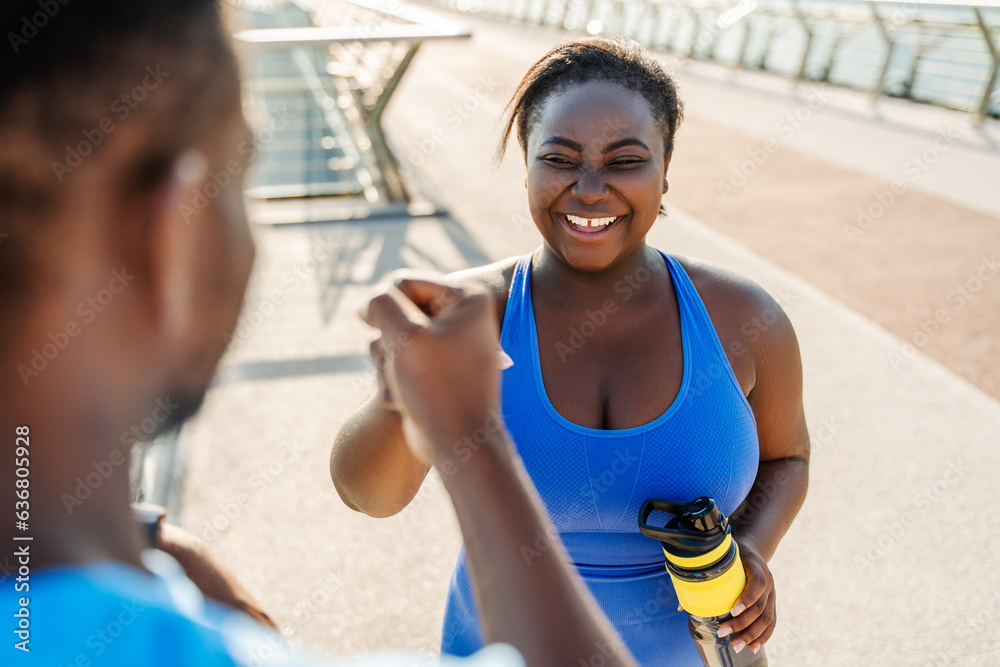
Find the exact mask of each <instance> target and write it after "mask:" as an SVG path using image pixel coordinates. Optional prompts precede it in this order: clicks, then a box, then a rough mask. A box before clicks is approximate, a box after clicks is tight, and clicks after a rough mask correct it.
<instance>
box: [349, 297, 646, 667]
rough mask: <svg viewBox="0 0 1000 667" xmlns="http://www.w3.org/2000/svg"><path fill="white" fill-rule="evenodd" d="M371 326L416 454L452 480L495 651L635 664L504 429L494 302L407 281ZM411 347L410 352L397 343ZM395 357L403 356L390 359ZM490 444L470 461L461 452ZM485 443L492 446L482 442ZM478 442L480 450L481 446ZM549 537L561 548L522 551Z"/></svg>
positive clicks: (545, 661) (384, 300) (382, 302)
mask: <svg viewBox="0 0 1000 667" xmlns="http://www.w3.org/2000/svg"><path fill="white" fill-rule="evenodd" d="M364 318H365V320H366V321H367V322H368V323H369V324H371V325H372V326H374V327H376V328H377V329H379V330H380V331H381V336H382V337H381V339H380V340H379V341H377V342H376V343H375V344H373V345H372V354H373V356H374V357H375V362H376V366H377V367H378V369H379V373H380V374H381V377H382V378H383V380H384V384H385V387H386V392H385V397H384V398H385V400H386V401H387V402H390V403H391V404H392V405H393V407H395V408H396V409H398V410H399V411H400V414H401V415H402V420H403V423H402V428H403V433H404V435H405V437H406V440H407V443H408V445H409V446H410V447H411V449H412V451H413V453H414V454H415V455H416V456H417V457H418V458H420V459H421V460H424V461H426V462H428V463H430V464H431V465H433V466H434V467H435V468H436V469H437V470H438V471H439V472H440V473H441V476H442V479H443V480H444V484H445V488H446V489H447V490H448V492H449V494H450V495H451V498H452V502H453V504H454V505H455V511H456V514H457V515H458V520H459V524H460V526H461V528H462V534H463V536H464V538H465V547H466V553H467V555H468V559H469V569H470V571H471V575H472V582H473V587H474V589H475V591H476V598H477V601H478V604H479V609H480V615H481V618H482V622H483V629H484V632H485V636H486V639H487V641H489V642H498V641H503V642H508V643H510V644H513V645H514V646H515V647H517V648H518V649H519V650H520V651H521V653H522V655H523V656H524V657H525V659H526V660H527V662H528V664H529V665H540V666H541V665H544V666H549V665H575V664H579V662H580V661H581V660H582V661H583V663H584V664H590V662H591V658H593V657H596V656H597V655H598V654H600V655H601V657H602V659H603V660H604V662H603V664H608V665H634V664H635V662H634V660H633V658H632V656H631V654H630V653H629V652H628V649H627V648H626V647H625V646H624V644H623V642H622V640H621V638H620V637H618V634H617V633H616V632H615V630H614V628H613V627H612V626H611V623H610V622H609V621H608V619H607V618H606V617H605V616H604V614H603V612H602V611H601V609H600V607H599V606H598V605H597V602H596V601H595V600H594V598H593V597H592V596H591V594H590V592H589V591H588V590H587V588H586V586H585V585H584V584H583V581H582V580H581V579H580V578H579V576H578V575H577V574H576V572H575V571H573V570H572V569H571V567H570V566H569V565H567V562H568V558H567V555H566V552H565V549H564V547H563V545H562V543H561V542H560V541H559V538H558V534H557V533H556V532H555V528H554V527H553V526H552V523H551V521H550V520H549V519H548V516H547V515H546V513H545V510H544V508H543V505H542V503H541V501H540V499H539V498H538V495H537V493H536V491H535V490H534V487H533V486H532V485H531V481H530V479H529V478H528V476H527V473H526V472H525V470H524V468H523V466H522V465H521V463H520V460H519V459H518V458H517V456H516V455H515V454H514V451H513V448H512V446H511V443H510V440H509V436H508V435H507V433H506V430H505V429H504V428H503V426H502V424H501V423H500V421H499V418H498V415H499V396H498V394H499V377H498V372H497V349H498V348H497V335H496V332H497V328H498V325H497V317H496V310H495V305H494V302H493V300H492V298H491V296H490V295H489V294H487V293H486V292H485V291H477V290H473V289H471V288H470V289H462V288H453V287H447V286H445V285H442V284H439V283H436V282H430V281H425V280H400V281H397V283H396V286H395V287H392V288H389V289H388V290H386V291H385V292H383V293H382V294H380V295H378V296H376V297H375V298H374V299H373V300H372V301H371V302H370V303H369V305H368V307H367V309H366V311H365V312H364ZM399 340H406V341H407V342H406V345H404V346H402V347H401V348H398V349H396V348H391V346H392V343H393V341H399ZM389 349H393V350H394V351H393V353H392V354H388V353H387V351H388V350H389ZM480 429H484V430H485V431H486V432H488V433H489V437H488V438H487V440H486V442H485V443H483V444H482V446H481V447H480V449H478V450H477V451H475V453H474V454H473V455H472V456H471V457H465V460H460V459H459V460H456V459H455V458H454V457H453V451H452V446H453V445H454V443H456V442H460V441H462V440H463V439H464V438H465V437H468V436H471V435H473V434H476V433H477V432H478V431H479V430H480ZM479 440H482V437H480V438H479ZM477 442H478V440H477ZM539 535H542V536H546V537H547V539H548V543H549V544H551V545H552V546H551V548H550V549H548V550H544V551H542V552H541V553H540V554H538V555H537V557H536V555H535V554H534V553H533V554H532V559H531V561H530V562H529V561H528V560H526V559H525V558H524V556H523V555H522V547H524V546H527V545H534V544H535V542H536V541H537V540H538V538H539Z"/></svg>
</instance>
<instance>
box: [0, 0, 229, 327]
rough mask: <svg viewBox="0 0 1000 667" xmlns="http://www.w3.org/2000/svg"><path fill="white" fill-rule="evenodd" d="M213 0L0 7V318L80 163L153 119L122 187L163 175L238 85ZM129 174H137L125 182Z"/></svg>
mask: <svg viewBox="0 0 1000 667" xmlns="http://www.w3.org/2000/svg"><path fill="white" fill-rule="evenodd" d="M220 25H221V22H220V17H219V6H218V2H217V0H6V1H5V2H3V3H2V6H0V38H2V40H3V43H2V45H0V317H3V316H9V315H10V314H11V312H12V311H11V308H12V307H13V308H17V306H18V304H19V303H20V302H21V301H22V300H23V299H24V298H25V297H27V296H28V295H29V293H30V292H31V287H32V282H33V280H32V276H34V275H36V274H37V273H38V272H39V271H40V269H42V268H43V267H42V266H41V261H40V260H41V258H42V256H43V255H44V252H43V251H41V250H42V249H41V248H40V247H39V246H38V243H37V242H38V240H39V237H40V236H41V234H40V231H41V230H43V229H45V228H46V224H47V222H48V221H49V218H50V217H51V215H52V213H53V212H54V211H55V210H56V208H57V207H58V206H59V205H60V204H61V202H62V198H63V196H64V193H65V192H66V191H67V188H66V187H65V186H66V184H67V183H68V182H70V181H71V179H72V178H73V176H74V174H75V173H76V170H77V168H78V167H80V166H81V165H83V164H85V163H86V162H87V161H89V160H94V159H95V158H94V157H93V156H94V155H99V154H100V153H101V152H102V150H104V149H105V148H106V146H107V145H108V144H110V143H113V141H114V132H115V131H116V130H118V129H120V128H122V127H124V126H125V125H126V124H133V125H134V124H139V123H142V122H146V123H155V126H154V127H155V133H151V134H152V136H153V137H154V138H155V141H151V142H150V143H149V145H148V146H145V147H144V148H145V154H142V155H137V156H136V160H135V165H134V168H130V169H128V171H127V174H126V175H125V179H126V181H128V182H125V183H121V186H122V187H132V186H135V187H141V186H142V184H143V183H149V182H154V181H156V179H157V178H158V177H160V176H162V175H163V170H164V169H166V168H167V167H168V166H169V165H170V164H171V163H172V160H173V158H174V157H175V156H176V153H177V151H179V150H182V149H183V147H184V146H185V145H190V144H191V143H192V142H196V141H197V140H198V139H199V138H200V137H201V134H202V133H204V132H206V131H210V130H211V129H212V128H211V127H209V128H206V127H205V126H206V124H207V123H206V120H208V118H209V116H208V114H210V113H212V112H213V111H215V112H218V105H219V104H220V102H221V101H222V100H223V99H224V98H225V97H227V96H228V98H230V99H231V98H232V97H233V96H234V95H235V94H236V93H235V90H234V88H233V86H235V85H236V83H235V81H236V78H235V77H230V78H231V79H232V85H229V84H227V82H226V81H227V80H226V79H224V77H220V76H219V71H220V70H223V71H226V70H229V71H232V72H234V73H235V63H234V62H233V59H232V54H231V51H230V49H229V48H228V44H227V40H226V37H225V35H224V33H223V31H222V30H221V29H220ZM133 180H134V183H132V182H131V181H133Z"/></svg>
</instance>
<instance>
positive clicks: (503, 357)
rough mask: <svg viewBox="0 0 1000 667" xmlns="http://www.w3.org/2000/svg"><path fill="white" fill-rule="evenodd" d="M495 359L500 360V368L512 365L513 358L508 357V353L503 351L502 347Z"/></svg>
mask: <svg viewBox="0 0 1000 667" xmlns="http://www.w3.org/2000/svg"><path fill="white" fill-rule="evenodd" d="M497 359H499V360H500V370H504V369H507V368H510V367H511V366H513V365H514V360H513V359H511V358H510V355H509V354H507V353H506V352H504V351H503V349H501V350H499V351H498V352H497Z"/></svg>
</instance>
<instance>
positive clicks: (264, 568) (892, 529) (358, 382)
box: [174, 21, 1000, 665]
mask: <svg viewBox="0 0 1000 667" xmlns="http://www.w3.org/2000/svg"><path fill="white" fill-rule="evenodd" d="M470 23H471V24H472V26H473V28H474V30H475V33H476V36H475V38H474V39H473V40H472V41H471V42H465V43H455V44H445V43H442V44H428V45H425V46H424V47H422V49H421V52H420V54H419V55H418V56H417V59H416V60H415V61H414V64H413V66H412V68H411V71H410V72H409V73H408V75H407V77H406V79H405V80H404V82H403V84H402V86H401V88H400V90H399V91H398V94H397V97H396V98H395V100H394V102H393V104H392V106H391V107H390V110H389V113H388V124H389V128H388V129H389V132H390V134H391V136H392V137H394V139H395V141H396V142H397V143H398V145H399V149H400V151H401V153H402V154H403V155H404V156H405V157H406V159H407V160H408V162H409V163H410V164H411V165H412V166H413V167H414V168H415V169H419V171H420V173H421V174H423V176H425V177H426V178H427V179H428V180H429V181H430V182H431V184H432V185H433V186H434V188H435V189H436V191H437V193H438V194H439V196H440V197H441V198H442V199H444V200H445V201H446V203H447V204H448V206H449V207H450V209H451V211H452V214H453V216H454V217H453V218H449V219H413V220H400V221H382V222H373V223H337V224H330V225H309V226H293V227H283V228H267V227H261V228H259V232H260V234H259V247H260V253H259V264H258V267H257V271H256V274H255V279H254V285H253V287H252V290H251V293H250V295H249V296H248V300H247V311H246V313H245V315H244V320H243V325H242V326H241V328H240V329H239V330H238V331H237V337H236V340H235V341H234V342H235V345H234V347H233V349H232V351H231V352H230V354H229V355H228V356H227V358H226V360H225V364H224V368H223V371H222V373H221V374H220V377H219V380H218V383H217V385H216V387H215V388H214V389H213V391H212V392H211V393H210V395H209V397H208V399H207V401H206V404H205V407H204V409H203V412H202V413H201V415H200V417H199V418H198V419H197V421H195V422H193V423H192V424H190V425H189V426H188V427H186V428H185V430H184V432H183V433H182V437H181V459H182V461H183V466H184V467H183V469H182V471H181V476H182V478H183V480H184V485H183V487H182V488H181V490H180V493H179V494H178V496H177V502H176V507H175V508H174V512H175V516H179V517H180V520H181V522H182V523H183V524H184V525H185V526H186V527H188V528H189V529H191V530H193V531H194V532H196V533H198V534H200V535H202V536H203V537H205V538H206V539H208V540H209V541H211V542H212V543H213V545H214V546H215V548H216V549H217V550H218V552H219V553H220V554H221V555H222V557H223V558H225V559H226V560H227V561H228V562H230V563H231V564H232V566H233V568H234V569H235V570H236V572H237V573H238V574H239V575H240V576H241V577H242V578H243V579H244V580H245V582H246V583H247V585H248V587H249V588H250V589H251V590H252V591H253V592H254V593H256V594H257V595H258V596H259V597H260V598H261V600H262V601H263V603H264V604H265V605H266V606H267V607H268V609H269V610H270V611H271V613H272V615H273V616H274V617H275V618H276V619H278V621H279V623H280V624H281V625H282V626H283V627H284V628H285V629H286V631H287V632H288V633H289V634H291V635H293V636H294V637H296V638H298V639H299V640H300V641H303V642H305V643H306V644H307V645H309V646H311V647H314V648H316V649H318V650H322V651H326V652H336V653H352V652H357V651H364V650H374V649H384V648H396V647H417V648H419V649H422V650H424V651H426V652H428V653H431V652H433V651H434V650H435V649H436V646H437V642H438V633H439V627H440V622H441V618H442V616H443V608H444V597H445V591H446V587H447V582H448V577H449V574H450V569H451V566H452V563H453V561H454V557H455V554H456V552H457V549H458V545H459V535H458V531H457V528H456V525H455V522H454V519H453V516H452V514H451V510H450V509H449V505H448V501H447V499H446V498H445V497H444V495H443V494H442V492H441V488H440V483H438V482H437V481H436V480H435V479H434V478H431V479H430V480H429V481H428V482H427V483H426V484H425V486H424V488H423V489H422V490H421V492H420V494H419V495H418V497H417V500H416V501H415V502H414V504H413V505H412V506H411V507H409V508H407V509H406V510H404V511H403V512H402V513H401V514H400V515H398V516H396V517H393V518H390V519H385V520H374V519H369V518H367V517H365V516H362V515H360V514H357V513H354V512H351V511H350V510H348V509H347V508H346V507H344V506H343V504H342V503H341V502H340V500H339V498H338V497H337V495H336V492H335V491H334V489H333V487H332V484H331V483H330V481H329V475H328V473H327V456H328V453H329V447H330V444H331V442H332V440H333V437H334V434H335V433H336V431H337V428H338V426H339V424H340V423H341V421H342V420H343V418H344V417H345V415H346V414H347V413H348V412H349V411H350V410H351V409H353V407H354V406H355V405H356V404H357V403H358V402H359V401H360V400H361V398H362V397H363V395H364V394H365V393H366V391H367V387H368V384H369V382H370V379H371V372H370V366H369V365H368V363H367V361H366V356H365V354H366V349H367V340H368V336H369V333H368V331H366V329H365V327H364V326H363V325H362V324H361V323H360V322H359V321H358V319H357V317H356V315H355V313H356V311H357V308H358V307H359V305H360V304H361V303H362V302H363V301H364V299H365V296H366V294H367V293H368V290H370V286H371V285H372V284H373V283H374V282H375V281H377V279H378V278H379V277H380V276H382V275H384V273H385V272H387V271H389V270H391V269H394V268H397V267H399V266H416V267H426V268H434V269H438V270H441V271H449V270H453V269H457V268H460V267H463V266H468V265H474V264H479V263H483V262H485V261H490V260H493V259H498V258H500V257H505V256H510V255H514V254H520V253H524V252H528V251H529V250H531V249H532V248H534V247H535V246H536V245H537V243H538V242H539V237H538V235H537V233H536V231H535V230H534V228H533V226H532V224H531V222H530V218H529V217H528V216H527V210H526V206H525V203H524V200H523V197H522V196H521V195H520V193H521V192H523V179H524V176H523V166H522V164H521V163H520V161H519V156H518V155H517V153H516V152H512V153H511V154H510V156H509V157H508V160H507V161H506V162H505V163H504V164H503V165H502V166H501V167H500V168H498V169H497V170H495V171H491V170H490V168H489V158H490V155H491V150H492V148H493V145H494V143H495V140H496V137H497V134H498V129H499V128H498V121H497V119H498V116H499V113H500V111H501V109H502V107H503V105H504V104H505V103H506V99H507V96H508V95H509V94H510V92H511V90H512V89H513V87H514V85H515V84H516V82H517V80H518V79H519V78H520V76H521V75H522V74H523V72H524V71H525V69H526V68H527V66H528V65H529V64H530V63H531V62H532V61H534V60H535V59H536V58H537V57H538V56H539V55H541V54H542V53H544V51H545V50H547V48H548V47H549V46H550V45H551V44H552V43H554V42H555V41H557V40H558V38H559V35H558V34H556V33H554V32H552V31H546V30H532V29H528V28H525V27H523V26H517V27H510V26H505V25H502V24H493V23H487V22H481V21H470ZM678 70H679V76H680V79H681V81H682V84H683V86H684V93H685V98H686V101H687V105H688V118H687V120H686V121H685V126H684V128H683V133H682V135H681V136H680V138H679V139H678V147H677V153H676V155H675V157H674V161H673V163H672V167H671V179H670V181H671V188H670V195H669V197H668V199H667V202H668V206H669V208H670V210H671V215H670V218H669V219H668V220H666V221H664V222H661V223H660V224H658V225H657V226H656V227H655V228H654V230H653V232H652V233H651V236H650V241H651V243H652V244H654V245H656V246H658V247H661V248H664V249H667V250H669V251H670V252H673V253H677V254H687V255H692V256H696V257H699V258H702V259H706V260H709V261H714V262H717V263H720V264H723V265H725V266H727V267H729V268H731V269H734V270H736V271H739V272H741V273H743V274H745V275H747V276H749V277H751V278H753V279H754V280H757V281H758V282H760V283H761V284H762V285H763V286H764V287H765V288H767V289H768V290H769V291H770V292H771V293H772V294H774V295H776V296H777V297H778V298H779V300H780V301H781V302H782V303H783V304H784V305H785V307H786V309H787V311H788V313H789V315H790V317H791V318H792V321H793V323H794V324H795V326H796V329H797V331H798V333H799V337H800V341H801V345H802V353H803V360H804V364H805V373H806V403H807V405H806V409H807V416H808V419H809V424H810V432H811V435H812V438H813V464H812V485H811V488H810V492H809V497H808V499H807V501H806V505H805V507H804V508H803V510H802V513H801V514H800V516H799V518H798V519H797V520H796V523H795V524H794V526H793V527H792V529H791V531H790V532H789V534H788V536H787V537H786V538H785V540H784V541H783V543H782V546H781V548H780V549H779V551H778V553H777V554H776V556H775V558H774V559H773V561H772V570H773V571H774V572H775V576H776V578H777V582H778V596H779V598H778V599H779V613H780V615H781V620H780V623H779V628H778V631H777V633H776V634H775V636H774V638H773V639H772V641H771V642H770V643H769V644H768V651H769V653H770V656H771V659H772V664H775V665H858V664H879V665H882V664H891V665H943V664H955V665H979V664H981V665H992V664H996V663H997V662H998V661H1000V648H998V644H997V642H996V640H995V639H994V638H993V636H992V634H993V633H992V628H993V626H994V625H995V624H996V622H997V621H998V620H1000V574H998V573H997V568H996V567H995V566H996V564H997V557H996V556H995V553H996V551H997V548H998V547H1000V539H998V538H997V537H996V536H997V535H998V534H1000V520H998V519H997V517H996V514H995V513H994V512H993V511H992V509H993V508H994V507H996V506H997V504H998V502H1000V491H998V490H997V485H996V484H995V478H996V471H997V470H1000V465H998V464H1000V461H998V459H1000V449H998V448H997V447H996V444H997V440H998V438H997V435H996V433H997V429H998V427H1000V403H998V402H997V400H996V399H997V398H998V397H1000V375H998V373H1000V370H998V369H1000V363H998V361H1000V359H998V357H1000V335H998V333H997V332H998V331H1000V327H998V324H1000V322H998V319H997V318H998V316H1000V315H998V314H1000V308H998V301H1000V280H993V278H994V277H995V276H994V275H993V274H989V275H988V273H989V271H990V270H991V269H989V268H982V267H989V266H992V265H989V264H983V263H982V261H983V259H982V258H984V257H985V258H986V259H987V260H989V259H991V258H992V254H993V253H995V252H998V251H1000V231H998V230H1000V198H998V192H997V189H996V186H995V175H996V174H998V173H1000V152H998V150H997V148H996V146H997V145H998V143H997V137H998V135H1000V131H998V129H997V127H996V124H995V123H994V124H990V125H987V126H984V127H981V128H973V127H971V126H970V125H969V124H968V122H967V119H966V118H965V117H964V116H962V115H959V114H953V113H950V112H942V111H939V110H936V109H931V108H926V107H918V106H915V105H908V104H896V103H881V104H880V106H879V107H878V108H877V109H876V110H875V111H873V110H872V108H871V107H870V105H869V104H868V102H867V101H865V100H863V99H861V98H860V97H859V96H857V95H854V94H853V93H847V92H844V91H824V90H814V89H811V88H809V87H805V88H803V89H801V90H799V91H798V92H797V93H796V92H795V91H793V90H791V89H790V87H789V86H788V84H787V83H786V82H784V81H781V80H776V79H771V78H770V77H766V76H762V75H740V77H739V78H738V80H737V81H735V82H733V81H728V80H727V77H728V74H727V73H726V72H723V71H720V70H717V69H715V68H713V67H710V66H705V65H696V66H689V67H678ZM820 95H822V96H823V97H816V96H820ZM818 102H822V103H821V104H820V103H818ZM810 104H811V106H810ZM807 110H808V117H806V116H807V113H806V111H807ZM796 113H798V114H799V118H801V119H802V120H801V122H799V127H797V128H793V130H794V131H792V132H791V134H789V132H788V130H787V129H786V125H781V126H780V127H779V125H778V123H779V122H780V121H782V120H783V119H786V117H787V115H788V114H792V116H791V118H793V119H794V118H795V117H796V116H795V114H796ZM880 116H881V118H880ZM786 122H787V123H791V121H790V120H788V121H786ZM949 128H953V131H952V132H951V133H949ZM939 129H941V130H943V131H944V133H945V137H946V139H945V140H943V141H945V143H944V144H941V143H940V142H939V143H938V145H937V149H936V150H937V155H936V157H934V160H933V164H927V165H926V166H927V168H926V169H923V170H922V171H920V169H921V168H917V169H918V171H919V173H916V172H914V171H913V169H914V166H913V164H911V163H909V161H910V160H911V159H912V156H918V158H919V157H921V156H923V158H922V159H924V163H930V162H931V160H930V154H929V153H928V154H927V155H924V153H925V151H929V150H931V149H933V148H935V143H934V142H935V138H934V136H935V132H936V131H937V130H939ZM769 138H774V139H775V141H776V142H780V143H778V144H777V145H778V146H779V147H778V148H777V149H776V150H769V149H768V147H769V146H772V144H771V143H769V142H768V141H767V140H768V139H769ZM949 139H950V143H949ZM944 146H946V147H947V148H944ZM772 147H773V146H772ZM760 150H764V152H765V153H766V155H767V157H766V159H764V158H760V160H759V162H760V164H757V163H756V162H753V156H754V155H758V156H759V155H760V153H759V151H760ZM747 151H750V152H749V153H748V152H747ZM747 159H750V160H751V162H752V163H753V164H757V169H752V167H750V166H745V167H744V165H746V164H747V163H746V160H747ZM734 168H735V169H736V172H734V171H733V169H734ZM741 170H742V171H741ZM743 172H746V173H743ZM751 172H752V173H751ZM734 173H735V174H740V173H742V175H743V176H744V177H745V179H746V182H745V183H742V184H738V183H736V182H735V181H731V180H730V179H732V178H733V175H734ZM990 174H992V175H993V180H992V181H991V180H988V179H989V175H990ZM894 179H901V180H902V182H903V184H904V185H905V188H906V189H905V191H904V192H903V193H902V194H897V195H896V199H895V201H894V202H893V203H892V204H887V205H886V206H887V210H886V211H885V212H884V213H883V214H882V215H880V216H874V219H873V222H872V223H871V224H868V223H865V225H866V226H865V227H864V228H863V229H862V230H861V231H862V233H861V234H860V235H856V234H855V235H853V236H851V235H849V234H848V230H850V229H851V228H852V227H851V226H852V225H854V226H858V227H860V226H861V225H860V224H858V214H857V208H858V207H859V206H860V207H863V208H867V207H869V206H871V204H872V203H873V202H877V198H878V196H879V194H880V193H883V192H884V190H885V188H887V187H888V188H889V191H890V192H891V184H892V181H893V180H894ZM720 183H722V184H728V185H730V186H731V187H733V188H734V189H735V192H730V191H728V190H726V189H725V188H720V186H719V184H720ZM898 189H899V188H898V187H897V190H898ZM723 195H725V198H724V197H723ZM883 198H885V195H883ZM695 216H696V217H695ZM852 241H853V242H852ZM979 271H982V272H983V273H982V274H981V275H980V276H979V280H980V283H979V284H978V286H976V285H975V284H974V283H970V282H969V281H970V280H971V278H972V277H976V274H977V272H979ZM994 273H995V272H994ZM960 286H964V287H965V290H966V292H967V293H968V297H961V300H960V299H959V298H958V297H953V296H950V294H951V290H953V289H954V290H958V289H959V287H960ZM974 288H975V289H974ZM956 293H959V292H956ZM938 310H944V311H945V314H946V315H947V318H940V320H941V321H939V323H938V326H937V328H934V327H932V326H931V325H930V324H928V325H927V328H928V329H929V330H928V331H926V332H925V336H926V339H927V340H926V341H925V340H924V337H922V336H917V333H918V332H919V331H921V322H925V323H926V322H928V318H932V319H933V318H934V316H935V313H936V311H938ZM907 341H909V343H910V345H911V347H906V342H907Z"/></svg>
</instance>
